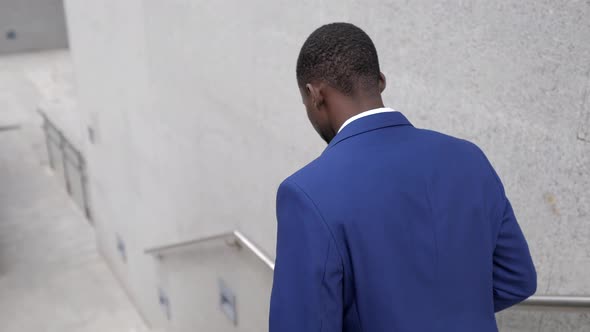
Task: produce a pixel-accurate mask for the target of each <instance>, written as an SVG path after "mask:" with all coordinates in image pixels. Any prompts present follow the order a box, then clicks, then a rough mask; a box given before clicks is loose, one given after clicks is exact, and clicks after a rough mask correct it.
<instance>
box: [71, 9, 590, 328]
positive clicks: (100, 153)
mask: <svg viewBox="0 0 590 332" xmlns="http://www.w3.org/2000/svg"><path fill="white" fill-rule="evenodd" d="M66 7H67V8H66V9H67V14H68V24H69V27H70V39H71V45H72V57H73V61H74V66H75V68H76V75H77V82H78V95H79V97H80V106H79V107H80V110H81V113H82V114H83V116H82V119H83V122H84V125H83V126H90V127H91V128H92V129H93V130H94V132H95V142H94V143H90V142H89V141H88V140H86V142H84V143H83V146H84V147H83V150H84V151H85V153H86V155H87V159H88V161H89V168H90V181H91V199H92V202H93V205H94V207H93V210H94V212H95V213H94V214H95V222H96V227H97V236H98V242H99V245H100V247H101V249H102V251H103V253H104V255H105V257H106V259H107V260H108V261H109V262H110V263H111V265H112V267H113V270H114V271H115V273H116V274H117V276H118V277H119V278H120V279H121V280H122V282H123V283H124V285H125V287H126V288H127V289H128V290H129V292H130V294H131V296H132V297H133V298H134V299H135V301H136V303H137V304H138V307H139V309H140V310H141V312H142V313H143V314H144V316H146V317H147V319H148V320H149V321H150V322H151V323H152V324H153V325H156V326H165V327H169V328H171V329H173V330H177V331H189V330H193V331H194V330H215V331H233V330H235V328H234V327H233V326H232V325H231V324H230V323H229V321H227V320H225V319H224V318H223V316H222V314H221V313H220V311H219V310H218V297H217V287H218V286H217V280H218V279H219V278H222V279H223V280H225V281H226V283H227V284H228V286H229V287H230V288H232V289H233V291H234V292H235V293H236V296H237V303H238V317H240V318H239V319H238V321H239V323H238V330H240V331H262V330H265V329H266V317H264V314H265V312H266V310H267V308H268V303H267V299H268V294H269V290H270V272H268V271H267V270H266V268H265V267H264V266H263V265H262V264H260V263H257V262H256V260H253V259H252V258H251V256H248V255H247V253H245V252H243V251H241V252H236V251H235V249H232V248H229V247H227V246H224V245H218V246H211V247H206V248H198V249H197V248H193V249H191V250H188V251H187V252H184V253H182V254H178V255H170V256H167V257H165V258H164V259H163V260H162V261H158V260H153V259H152V258H151V257H149V256H147V255H145V254H144V253H143V250H144V249H145V248H147V247H150V246H153V245H159V244H165V243H171V242H175V241H179V240H186V239H191V238H194V237H199V236H204V235H209V234H214V233H216V232H220V231H225V230H230V229H233V228H238V229H240V230H241V231H242V232H243V233H245V234H246V235H247V236H249V237H250V238H251V239H252V240H253V241H254V242H256V243H258V244H260V245H261V246H262V247H263V248H264V250H266V251H267V252H269V253H274V246H275V232H276V226H275V218H274V198H275V190H276V187H277V185H278V184H279V183H280V181H281V180H282V179H283V178H284V177H286V176H288V175H289V174H290V173H291V172H293V171H295V170H296V169H298V168H299V167H301V166H303V165H304V164H305V163H307V162H308V161H310V160H311V159H313V158H314V157H315V156H317V155H318V154H319V153H320V152H321V150H322V149H323V146H324V145H323V143H322V142H321V140H320V139H319V138H318V137H316V134H315V133H314V132H313V129H312V128H311V126H309V125H308V124H307V119H306V116H305V113H304V108H303V106H302V105H301V101H300V97H299V95H298V91H297V88H296V83H295V78H294V66H295V60H296V57H297V53H298V51H299V48H300V46H301V44H302V43H303V41H304V40H305V38H306V36H307V35H308V34H309V33H310V32H311V31H312V30H313V29H314V28H316V27H317V26H319V25H321V24H323V23H327V22H331V21H350V22H353V23H356V24H358V25H359V26H361V27H363V28H364V29H365V30H366V31H367V33H369V35H371V36H372V37H373V39H374V41H375V44H376V45H377V48H378V51H379V54H380V58H381V62H382V69H383V71H384V73H385V75H386V76H387V77H388V88H387V90H386V92H385V100H386V102H387V104H388V105H390V106H392V107H394V108H396V109H398V110H400V111H402V112H404V113H405V114H406V115H407V116H408V117H409V118H410V119H411V120H412V121H413V122H414V124H415V125H416V126H419V127H428V128H432V129H435V130H440V131H443V132H446V133H449V134H452V135H456V136H460V137H463V138H467V139H470V140H472V141H474V142H476V143H478V144H479V145H480V146H481V147H482V148H483V149H484V150H485V151H486V152H487V154H488V156H489V158H490V159H491V160H492V162H493V164H494V165H495V166H496V168H497V170H498V173H499V174H500V176H501V177H502V178H503V180H504V183H505V185H506V188H507V192H508V194H509V196H510V197H511V198H512V201H513V205H514V208H515V210H516V213H517V215H518V217H519V219H520V222H521V225H522V227H523V229H524V232H525V233H526V235H527V236H528V238H529V242H530V246H531V250H532V253H533V256H534V258H535V261H536V263H537V266H538V272H539V291H538V293H539V294H565V295H566V294H578V293H584V292H587V290H588V289H590V279H589V278H585V277H584V276H585V275H587V274H588V272H589V271H590V245H589V244H590V243H589V241H590V240H588V239H590V227H588V218H589V215H590V200H589V197H590V194H589V192H590V190H589V189H590V141H589V140H590V139H588V137H589V136H590V133H589V126H590V124H589V123H588V121H590V120H589V115H588V114H589V113H590V110H589V108H590V100H589V98H590V93H589V91H590V67H589V63H588V59H589V58H590V42H589V40H590V20H589V19H588V18H590V3H588V2H584V1H577V2H574V1H528V0H527V1H500V2H480V1H462V2H458V1H457V2H454V1H450V2H444V3H443V2H440V3H438V4H433V3H432V2H427V1H416V2H410V3H406V2H402V1H393V0H388V1H383V0H381V1H364V2H357V1H331V0H330V1H322V2H319V3H318V2H316V1H303V2H297V3H296V4H295V3H293V2H292V1H289V2H288V1H284V0H281V1H262V0H254V1H249V2H243V1H190V0H170V1H166V2H162V1H156V0H130V1H123V2H122V1H114V0H108V1H92V2H84V3H82V2H80V1H74V0H68V1H66ZM118 239H120V240H119V241H120V242H124V247H125V257H126V259H122V256H121V254H120V251H121V250H118V249H117V241H118ZM119 247H122V245H121V243H119ZM159 289H162V290H163V292H164V294H165V295H166V297H167V298H168V302H169V304H170V305H169V309H166V308H165V306H164V308H163V307H162V306H161V305H160V304H159V303H158V302H159V299H158V295H159V294H158V293H159ZM257 294H258V295H257ZM167 310H169V313H170V315H169V316H170V317H169V318H170V319H168V317H167V316H168V312H167ZM500 325H501V327H502V330H503V331H529V330H535V331H537V330H538V331H555V330H559V331H583V330H584V328H585V326H586V327H587V326H588V325H590V316H589V315H588V314H567V315H566V314H555V313H536V312H533V313H530V312H518V311H513V312H508V313H506V314H502V315H501V316H500Z"/></svg>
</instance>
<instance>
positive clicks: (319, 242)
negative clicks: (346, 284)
mask: <svg viewBox="0 0 590 332" xmlns="http://www.w3.org/2000/svg"><path fill="white" fill-rule="evenodd" d="M277 219H278V228H277V230H278V234H277V253H276V256H277V257H276V265H275V272H274V283H273V289H272V295H271V305H270V324H269V325H270V328H269V331H270V332H302V331H306V332H316V331H317V332H320V331H321V332H341V331H342V310H343V309H342V307H343V304H342V280H343V269H342V260H341V257H340V255H339V253H338V250H337V247H336V244H335V242H334V238H333V236H332V233H331V232H330V230H329V228H328V226H327V224H326V223H325V221H324V219H323V217H322V215H321V214H320V212H319V210H318V209H317V207H316V205H315V204H314V202H313V201H312V200H311V199H310V197H309V196H308V195H307V194H306V193H305V192H303V190H302V189H301V188H300V187H299V186H298V185H297V184H295V183H294V182H292V181H289V180H287V181H285V182H283V184H281V186H280V188H279V191H278V194H277Z"/></svg>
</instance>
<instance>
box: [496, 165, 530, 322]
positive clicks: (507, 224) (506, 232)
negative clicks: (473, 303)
mask: <svg viewBox="0 0 590 332" xmlns="http://www.w3.org/2000/svg"><path fill="white" fill-rule="evenodd" d="M496 177H497V176H496ZM498 181H499V179H498ZM500 186H502V184H501V183H500ZM501 192H502V197H501V203H500V205H499V206H500V211H501V213H500V218H501V221H500V228H499V231H498V237H497V240H496V247H495V249H494V259H493V264H494V267H493V278H494V279H493V280H494V283H493V284H494V311H495V312H498V311H500V310H504V309H506V308H508V307H510V306H513V305H515V304H517V303H519V302H521V301H523V300H525V299H526V298H528V297H529V296H531V295H533V294H534V293H535V291H536V289H537V274H536V271H535V266H534V264H533V260H532V258H531V254H530V252H529V248H528V245H527V242H526V240H525V238H524V235H523V233H522V231H521V229H520V226H519V225H518V222H517V221H516V217H515V215H514V211H513V210H512V205H511V204H510V201H509V200H508V199H507V198H506V196H505V195H504V190H503V188H501Z"/></svg>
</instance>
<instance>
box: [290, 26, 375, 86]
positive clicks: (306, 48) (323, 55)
mask: <svg viewBox="0 0 590 332" xmlns="http://www.w3.org/2000/svg"><path fill="white" fill-rule="evenodd" d="M379 75H380V69H379V58H378V57H377V50H376V49H375V45H374V44H373V41H372V40H371V38H370V37H369V36H368V35H367V34H366V33H365V32H364V31H363V30H362V29H360V28H359V27H357V26H355V25H353V24H350V23H330V24H326V25H323V26H321V27H319V28H318V29H317V30H315V31H314V32H313V33H312V34H311V35H310V36H309V37H308V38H307V40H306V41H305V43H304V44H303V46H302V47H301V51H300V52H299V57H298V59H297V83H298V84H299V86H300V87H303V86H304V85H305V84H307V83H311V82H313V81H319V80H323V81H326V82H327V83H328V84H329V85H330V86H332V87H333V88H335V89H337V90H339V91H340V92H342V93H344V94H346V95H351V94H352V93H353V92H354V90H355V89H356V88H357V87H360V88H365V89H374V88H377V87H378V85H379Z"/></svg>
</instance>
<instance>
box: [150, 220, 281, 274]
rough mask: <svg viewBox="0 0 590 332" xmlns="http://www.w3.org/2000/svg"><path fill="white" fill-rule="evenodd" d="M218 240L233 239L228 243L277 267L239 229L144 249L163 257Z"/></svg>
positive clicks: (269, 265)
mask: <svg viewBox="0 0 590 332" xmlns="http://www.w3.org/2000/svg"><path fill="white" fill-rule="evenodd" d="M217 240H225V241H231V242H228V244H230V245H233V246H237V247H245V248H247V249H248V250H250V251H251V252H252V253H253V254H254V255H256V257H258V259H260V260H261V261H262V262H263V263H264V264H265V265H266V266H268V268H270V269H271V270H273V271H274V269H275V263H274V261H273V260H272V259H271V258H270V257H269V256H268V255H267V254H265V253H264V251H263V250H262V249H260V248H259V247H258V246H257V245H255V244H254V243H253V242H252V241H250V240H249V239H248V238H247V237H246V236H245V235H244V234H242V233H241V232H240V231H237V230H234V231H231V232H226V233H221V234H215V235H210V236H205V237H201V238H197V239H193V240H188V241H182V242H177V243H173V244H168V245H163V246H158V247H153V248H148V249H146V250H145V251H144V253H146V254H148V255H156V256H158V257H162V256H164V255H165V254H167V253H170V252H173V251H177V250H180V249H183V248H186V247H189V246H193V245H197V244H202V243H205V242H211V241H217Z"/></svg>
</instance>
